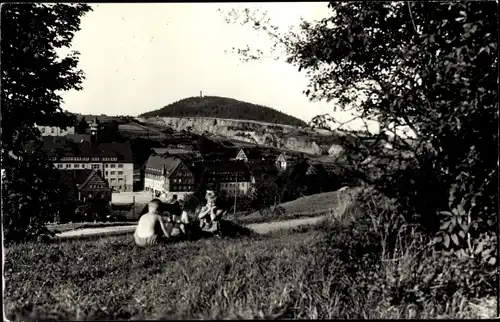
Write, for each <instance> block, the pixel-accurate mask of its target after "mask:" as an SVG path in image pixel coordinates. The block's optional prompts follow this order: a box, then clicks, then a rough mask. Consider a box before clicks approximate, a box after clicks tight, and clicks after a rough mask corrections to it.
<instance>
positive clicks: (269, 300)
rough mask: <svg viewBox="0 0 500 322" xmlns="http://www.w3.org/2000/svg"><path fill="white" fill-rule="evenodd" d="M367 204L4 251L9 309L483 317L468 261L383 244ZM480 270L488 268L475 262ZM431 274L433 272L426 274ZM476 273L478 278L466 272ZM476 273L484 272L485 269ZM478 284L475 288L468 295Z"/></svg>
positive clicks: (104, 314)
mask: <svg viewBox="0 0 500 322" xmlns="http://www.w3.org/2000/svg"><path fill="white" fill-rule="evenodd" d="M367 209H369V208H368V207H362V205H360V206H359V207H347V208H346V210H345V211H344V212H342V213H340V214H337V216H331V217H328V218H327V219H325V220H324V221H322V222H321V223H319V224H316V225H314V226H303V227H298V228H295V229H292V230H287V231H277V232H273V233H270V234H267V235H255V234H251V233H248V232H247V233H245V234H243V235H240V236H237V237H228V238H223V239H204V240H199V241H194V242H178V243H172V244H169V245H166V246H157V247H154V248H150V249H142V248H138V247H136V246H135V245H134V244H133V241H132V237H131V236H130V235H128V236H116V237H107V238H95V239H86V240H73V241H66V242H54V243H47V244H43V245H39V244H34V243H26V244H19V245H14V246H11V247H9V248H7V249H6V251H5V269H4V271H5V293H4V299H5V302H4V303H5V310H6V316H7V318H9V319H11V320H17V321H20V320H23V321H25V320H38V319H56V320H63V319H70V320H74V319H79V320H83V319H92V320H95V319H101V320H104V319H195V318H207V319H212V318H213V319H225V318H228V319H254V318H257V319H258V318H269V319H277V318H285V319H288V318H293V319H295V318H298V319H302V318H311V319H314V318H327V319H333V318H474V317H477V318H485V317H490V318H491V317H493V315H494V313H495V300H494V299H493V295H494V293H493V292H492V290H491V289H488V288H487V287H483V286H482V285H479V286H480V289H481V290H484V291H481V292H480V293H471V292H470V291H468V290H467V289H466V287H465V286H463V284H460V283H461V281H462V278H461V277H460V274H457V273H456V270H457V269H458V270H460V267H463V266H464V265H466V264H467V263H463V262H459V261H458V260H454V259H449V258H444V257H443V256H440V255H439V254H437V253H432V252H430V251H428V250H426V248H425V245H424V244H423V243H420V242H418V238H415V237H412V239H408V238H406V239H405V238H402V239H401V240H400V242H399V244H398V245H400V246H399V248H398V249H397V251H394V252H391V253H389V252H388V251H387V248H386V245H385V242H384V238H383V237H384V236H383V234H381V233H380V230H378V229H377V227H376V223H375V221H373V220H371V219H370V220H364V219H367V218H372V217H373V216H374V214H371V217H370V216H367V215H366V210H367ZM475 269H476V270H477V275H478V276H479V275H481V274H482V276H483V277H484V267H480V266H477V267H475ZM429 276H431V278H429ZM467 278H471V277H467ZM477 283H481V281H480V280H479V279H478V280H477ZM471 294H474V295H471Z"/></svg>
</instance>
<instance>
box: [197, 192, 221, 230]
mask: <svg viewBox="0 0 500 322" xmlns="http://www.w3.org/2000/svg"><path fill="white" fill-rule="evenodd" d="M205 198H206V200H207V204H206V206H204V207H202V208H201V211H200V214H199V215H198V219H199V220H200V227H201V228H202V229H203V230H205V231H210V232H217V231H219V228H220V225H219V220H220V219H221V216H222V214H223V213H224V210H223V209H221V208H219V207H218V206H217V196H216V195H215V193H214V192H213V191H211V190H209V191H207V194H206V197H205Z"/></svg>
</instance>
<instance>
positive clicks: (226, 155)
mask: <svg viewBox="0 0 500 322" xmlns="http://www.w3.org/2000/svg"><path fill="white" fill-rule="evenodd" d="M239 150H240V149H239V148H235V147H225V148H219V149H217V151H213V152H211V153H204V154H202V157H203V160H205V161H212V160H220V161H228V160H230V159H234V158H236V156H237V155H238V152H239Z"/></svg>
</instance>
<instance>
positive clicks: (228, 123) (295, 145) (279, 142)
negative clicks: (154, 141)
mask: <svg viewBox="0 0 500 322" xmlns="http://www.w3.org/2000/svg"><path fill="white" fill-rule="evenodd" d="M137 120H138V121H141V122H145V123H153V124H156V125H160V126H165V127H170V128H172V129H174V130H176V131H181V130H186V131H191V132H194V133H197V134H203V133H206V132H208V133H211V134H214V135H218V136H221V137H225V138H227V139H234V140H239V141H244V142H249V143H257V144H259V145H266V146H272V147H276V148H283V149H290V150H294V151H299V152H304V153H309V154H316V155H320V154H327V153H328V154H330V153H332V155H337V154H338V153H340V152H341V151H342V147H341V146H338V145H335V146H336V147H334V146H333V145H332V146H331V147H330V146H329V147H327V148H326V149H325V148H321V147H319V146H318V144H317V143H316V142H315V140H314V138H315V137H317V136H319V135H323V136H324V135H325V134H326V135H328V133H325V131H324V130H323V131H322V133H321V134H320V133H318V132H317V131H314V130H312V129H309V128H300V127H296V126H291V125H283V124H272V123H264V122H257V121H249V120H232V119H218V118H204V117H182V118H177V117H151V118H137ZM329 134H330V135H331V133H329Z"/></svg>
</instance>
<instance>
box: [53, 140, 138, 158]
mask: <svg viewBox="0 0 500 322" xmlns="http://www.w3.org/2000/svg"><path fill="white" fill-rule="evenodd" d="M43 145H44V150H45V151H46V152H47V155H48V156H59V157H70V156H78V157H117V158H118V160H119V161H121V162H128V163H132V162H133V158H132V148H131V147H130V144H128V143H115V142H113V143H98V144H93V143H90V142H74V141H72V140H68V139H65V138H64V137H60V138H55V137H54V138H53V137H43Z"/></svg>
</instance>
